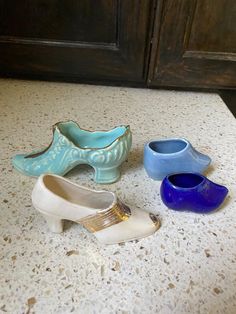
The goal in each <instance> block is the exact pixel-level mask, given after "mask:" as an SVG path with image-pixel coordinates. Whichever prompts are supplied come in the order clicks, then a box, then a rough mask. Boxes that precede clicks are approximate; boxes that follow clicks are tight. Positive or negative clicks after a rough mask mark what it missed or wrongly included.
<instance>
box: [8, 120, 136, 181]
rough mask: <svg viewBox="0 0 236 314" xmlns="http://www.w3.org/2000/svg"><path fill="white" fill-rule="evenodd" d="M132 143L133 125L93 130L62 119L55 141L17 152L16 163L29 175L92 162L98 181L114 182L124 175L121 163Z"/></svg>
mask: <svg viewBox="0 0 236 314" xmlns="http://www.w3.org/2000/svg"><path fill="white" fill-rule="evenodd" d="M131 143H132V136H131V131H130V127H129V126H119V127H116V128H114V129H113V130H110V131H107V132H105V131H103V132H102V131H96V132H90V131H86V130H83V129H81V128H80V127H79V125H78V124H77V123H75V122H73V121H68V122H59V123H57V124H56V125H54V127H53V140H52V143H51V144H50V145H49V147H48V148H47V149H46V150H44V151H41V152H36V153H31V154H21V155H16V156H14V157H13V160H12V163H13V165H14V167H15V168H16V169H17V170H19V171H20V172H22V173H23V174H25V175H29V176H39V175H41V174H43V173H54V174H58V175H64V174H66V173H67V172H68V171H69V170H71V169H72V168H74V167H75V166H77V165H79V164H88V165H90V166H92V167H93V168H94V169H95V181H96V182H98V183H112V182H115V181H117V180H118V179H119V177H120V170H119V166H120V165H121V163H122V162H123V161H124V160H125V159H126V158H127V156H128V153H129V150H130V147H131Z"/></svg>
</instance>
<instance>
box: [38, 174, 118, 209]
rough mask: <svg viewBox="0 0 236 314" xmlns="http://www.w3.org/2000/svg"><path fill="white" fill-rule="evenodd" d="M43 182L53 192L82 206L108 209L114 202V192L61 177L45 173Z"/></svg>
mask: <svg viewBox="0 0 236 314" xmlns="http://www.w3.org/2000/svg"><path fill="white" fill-rule="evenodd" d="M43 182H44V184H45V186H46V188H47V189H48V190H49V191H51V192H52V193H54V194H56V195H57V196H59V197H61V198H63V199H65V200H66V201H69V202H71V203H74V204H77V205H80V206H84V207H89V208H94V209H106V208H108V207H110V206H111V205H112V203H113V202H114V195H113V193H110V192H107V191H92V190H89V189H86V188H83V187H80V186H78V185H75V184H73V183H71V182H68V181H66V180H63V179H61V178H60V177H56V176H52V175H45V176H44V178H43Z"/></svg>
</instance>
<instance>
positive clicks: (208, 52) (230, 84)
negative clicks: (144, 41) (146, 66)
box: [149, 0, 236, 88]
mask: <svg viewBox="0 0 236 314" xmlns="http://www.w3.org/2000/svg"><path fill="white" fill-rule="evenodd" d="M155 24H156V28H155V40H154V45H153V48H152V57H151V67H150V71H149V84H150V85H152V86H180V87H185V86H186V87H200V88H235V87H236V2H235V1H234V0H208V1H205V0H165V1H163V0H160V1H158V7H157V15H156V22H155Z"/></svg>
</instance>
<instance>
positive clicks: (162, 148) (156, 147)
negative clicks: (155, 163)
mask: <svg viewBox="0 0 236 314" xmlns="http://www.w3.org/2000/svg"><path fill="white" fill-rule="evenodd" d="M186 146H187V143H186V142H185V141H184V140H178V139H177V140H166V141H154V142H151V143H150V144H149V147H150V148H151V149H152V150H153V151H154V152H156V153H159V154H173V153H177V152H180V151H181V150H183V149H184V148H185V147H186Z"/></svg>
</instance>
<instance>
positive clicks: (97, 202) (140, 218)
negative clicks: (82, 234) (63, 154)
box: [32, 174, 160, 244]
mask: <svg viewBox="0 0 236 314" xmlns="http://www.w3.org/2000/svg"><path fill="white" fill-rule="evenodd" d="M32 202H33V205H34V207H35V208H36V209H37V210H38V211H39V212H40V213H41V214H42V215H43V216H44V218H45V220H46V221H47V223H48V226H49V228H50V230H51V231H52V232H55V233H61V232H62V231H63V220H64V219H66V220H71V221H74V222H76V223H78V224H81V225H82V226H84V227H85V228H86V229H87V230H88V231H89V232H91V233H93V235H94V236H95V237H96V238H97V239H98V240H99V241H100V242H101V243H103V244H114V243H120V242H125V241H130V240H134V239H139V238H143V237H146V236H148V235H151V234H153V233H154V232H155V231H156V230H157V229H158V228H159V227H160V220H159V218H158V217H157V216H156V215H153V214H150V213H147V212H146V211H142V210H139V209H135V210H133V209H130V208H129V207H128V206H126V205H125V204H123V203H122V202H121V201H120V200H118V199H117V197H116V195H115V194H114V193H113V192H108V191H95V190H91V189H88V188H84V187H83V186H79V185H77V184H75V183H73V182H71V181H69V180H66V179H65V178H62V177H60V176H56V175H52V174H44V175H41V176H40V177H39V178H38V180H37V182H36V184H35V187H34V189H33V192H32Z"/></svg>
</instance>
